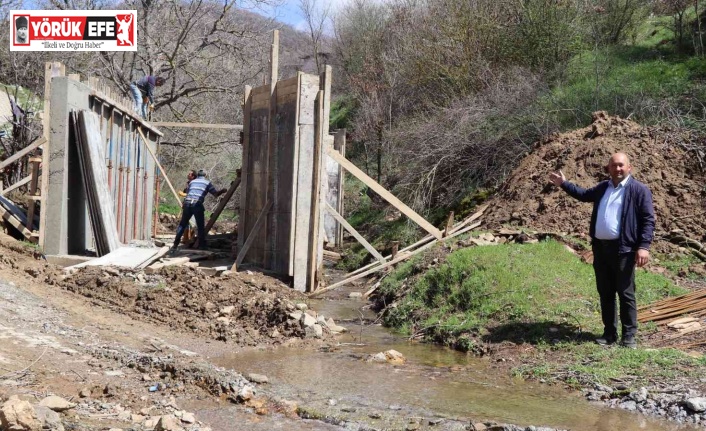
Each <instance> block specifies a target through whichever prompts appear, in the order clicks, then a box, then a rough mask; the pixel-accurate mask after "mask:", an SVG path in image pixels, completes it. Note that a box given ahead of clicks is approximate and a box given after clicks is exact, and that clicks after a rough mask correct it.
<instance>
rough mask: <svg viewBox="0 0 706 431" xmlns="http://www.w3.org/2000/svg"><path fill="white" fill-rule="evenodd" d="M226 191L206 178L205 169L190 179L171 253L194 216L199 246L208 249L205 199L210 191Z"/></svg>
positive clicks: (217, 193)
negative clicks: (218, 188) (216, 186)
mask: <svg viewBox="0 0 706 431" xmlns="http://www.w3.org/2000/svg"><path fill="white" fill-rule="evenodd" d="M226 191H227V190H226V189H222V190H216V188H215V187H214V186H213V184H211V182H210V181H209V180H207V179H206V173H205V172H204V171H203V169H201V170H199V171H198V173H197V174H196V178H194V179H193V180H191V181H189V185H188V188H187V191H186V197H185V198H184V203H183V205H182V211H181V221H180V222H179V227H178V228H177V231H176V237H175V238H174V245H173V246H172V248H171V250H170V251H169V253H170V254H171V255H174V254H176V251H177V247H178V246H179V242H181V236H182V235H183V234H184V231H185V230H186V228H187V227H189V220H191V217H192V216H193V217H194V219H196V229H197V230H198V241H199V248H200V249H202V250H204V249H206V229H205V226H204V213H205V212H206V210H205V209H204V207H203V201H204V199H206V195H207V194H209V193H211V194H212V195H214V196H220V195H222V194H223V193H225V192H226Z"/></svg>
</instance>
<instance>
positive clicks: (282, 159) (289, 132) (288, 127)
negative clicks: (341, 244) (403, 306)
mask: <svg viewBox="0 0 706 431" xmlns="http://www.w3.org/2000/svg"><path fill="white" fill-rule="evenodd" d="M319 83H320V79H319V77H318V76H315V75H306V74H303V73H298V74H297V76H295V77H293V78H290V79H286V80H283V81H279V82H277V84H276V85H275V88H274V93H272V91H273V89H271V88H270V86H269V85H265V86H261V87H258V88H255V89H252V90H251V92H250V93H249V97H248V99H247V100H246V107H247V109H246V111H245V114H246V118H245V119H244V121H243V124H244V135H245V140H246V145H244V149H243V150H244V154H243V160H244V165H243V168H242V169H243V177H244V178H246V182H245V186H244V187H243V189H242V193H244V197H245V199H244V202H245V203H246V204H245V205H244V206H243V207H242V208H241V209H240V212H241V224H242V226H239V231H238V236H239V245H240V247H243V248H245V246H244V245H243V241H246V242H250V248H249V249H247V250H246V251H245V253H246V254H245V255H244V256H245V257H244V259H243V261H244V262H245V263H248V264H253V265H257V266H259V267H261V268H265V269H269V270H272V271H274V272H276V273H279V274H283V275H290V276H293V277H294V285H295V288H297V289H298V290H302V291H304V290H306V289H307V287H308V283H309V281H310V280H309V278H310V277H309V276H308V268H309V266H310V264H311V259H310V254H311V249H310V246H309V245H310V242H311V238H312V234H313V232H312V229H313V227H312V217H311V214H312V208H314V206H313V204H314V201H313V196H314V195H315V194H314V193H313V192H314V190H315V189H316V188H315V186H314V180H315V177H316V176H315V175H314V171H315V169H317V166H315V160H314V154H315V146H316V145H320V142H321V140H320V139H318V140H317V139H316V133H317V130H320V129H321V127H322V125H321V124H319V123H318V122H320V121H321V120H320V119H319V117H320V115H321V114H320V113H319V114H317V112H316V100H317V94H318V93H319V91H320V88H319ZM272 103H274V107H272V106H271V104H272ZM270 115H272V118H271V119H270ZM322 124H323V123H322ZM268 146H269V149H268ZM241 187H242V186H241ZM317 187H318V186H317ZM268 202H270V203H271V204H272V207H271V209H270V210H269V212H268V213H267V214H266V216H265V217H266V219H264V220H263V222H262V223H261V224H260V229H259V231H258V232H253V229H254V227H255V226H256V222H257V219H258V217H259V216H260V213H261V212H262V211H263V208H265V207H266V206H267V204H268ZM251 235H254V236H253V239H254V240H253V241H249V238H250V236H251Z"/></svg>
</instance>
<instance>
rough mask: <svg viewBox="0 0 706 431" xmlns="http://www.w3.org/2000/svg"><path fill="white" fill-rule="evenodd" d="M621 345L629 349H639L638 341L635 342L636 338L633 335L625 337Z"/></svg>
mask: <svg viewBox="0 0 706 431" xmlns="http://www.w3.org/2000/svg"><path fill="white" fill-rule="evenodd" d="M620 345H621V346H623V347H627V348H628V349H637V341H635V337H634V336H632V335H626V336H624V337H623V339H622V340H620Z"/></svg>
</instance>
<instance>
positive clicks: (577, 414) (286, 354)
mask: <svg viewBox="0 0 706 431" xmlns="http://www.w3.org/2000/svg"><path fill="white" fill-rule="evenodd" d="M343 293H344V294H347V293H346V292H343ZM340 295H341V293H340V292H339V293H338V296H337V299H325V300H311V301H309V306H310V307H311V308H313V309H314V310H317V312H318V313H319V314H324V315H325V316H326V317H333V318H334V319H335V320H336V322H337V323H338V324H341V325H343V326H345V327H347V328H348V329H349V332H347V333H346V334H343V335H341V336H338V337H337V340H336V341H337V342H338V344H337V345H335V346H333V347H332V348H330V349H319V350H314V351H312V350H311V349H288V348H278V349H275V350H264V351H248V352H241V353H237V352H235V353H223V354H220V355H217V356H214V357H211V358H210V360H211V361H212V362H214V363H215V364H217V365H219V366H223V367H227V368H232V369H234V370H237V371H239V372H242V373H249V372H254V373H259V374H265V375H267V376H268V377H269V379H270V382H271V384H270V385H266V386H262V388H264V391H265V392H266V393H267V395H269V396H273V397H277V398H284V399H287V400H292V401H295V402H296V403H297V404H298V405H299V406H300V407H303V408H304V409H305V410H306V411H307V412H311V414H312V416H313V417H315V418H325V422H328V423H329V424H334V425H336V424H337V425H339V426H335V427H331V428H327V427H326V426H328V425H327V424H321V422H318V423H319V424H320V425H319V426H315V425H314V422H316V421H314V422H311V421H304V423H302V424H301V427H300V426H297V428H298V429H312V430H314V429H316V430H324V429H370V430H372V429H400V430H405V429H434V430H461V429H465V427H467V426H468V425H469V424H470V423H477V422H482V421H496V422H500V423H511V424H516V425H520V426H529V425H535V426H545V427H551V428H558V429H567V430H575V431H615V430H622V431H633V430H635V431H637V430H641V431H657V430H696V429H699V428H695V427H693V426H687V425H679V424H676V423H672V422H667V421H661V420H659V419H657V418H651V417H646V416H644V415H640V414H637V413H631V412H628V411H624V410H620V409H610V408H607V407H605V406H603V405H601V404H599V403H590V402H588V401H586V400H585V399H584V397H583V395H582V394H580V393H578V392H569V391H567V390H565V389H564V388H561V387H552V386H549V385H545V384H541V383H539V382H526V381H523V380H520V379H513V378H511V377H510V376H508V375H507V374H506V373H505V372H500V371H498V370H495V369H493V368H492V367H491V365H492V364H490V363H489V361H488V360H487V359H483V358H477V357H473V356H471V355H466V354H463V353H460V352H457V351H453V350H450V349H446V348H442V347H438V346H434V345H429V344H421V343H411V342H408V341H407V339H406V338H405V337H402V336H399V335H396V334H394V333H393V332H391V331H390V330H388V329H386V328H383V327H382V326H381V325H379V324H376V323H374V319H375V314H374V313H373V312H371V311H369V310H366V307H365V306H366V305H367V303H366V302H365V301H363V300H360V299H357V300H356V299H348V298H346V297H341V296H340ZM389 349H394V350H397V351H399V352H401V353H402V354H403V355H404V356H405V357H406V359H407V362H406V364H405V365H397V366H395V365H391V364H386V363H385V364H379V363H370V362H366V361H365V358H366V357H367V356H368V355H370V354H374V353H377V352H381V351H386V350H389ZM211 420H212V421H213V420H217V419H215V418H211ZM271 420H272V419H271ZM341 424H342V425H341ZM262 425H263V427H261V428H260V427H256V426H255V425H254V424H252V426H249V427H247V428H248V429H253V430H254V429H292V428H291V427H284V428H280V427H277V426H276V425H275V424H274V422H273V423H270V424H262ZM340 426H344V428H341V427H340ZM244 429H245V428H244Z"/></svg>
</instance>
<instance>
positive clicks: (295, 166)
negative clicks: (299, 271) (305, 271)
mask: <svg viewBox="0 0 706 431" xmlns="http://www.w3.org/2000/svg"><path fill="white" fill-rule="evenodd" d="M301 87H302V72H297V97H296V101H295V103H296V105H297V106H296V108H295V112H296V114H295V116H294V142H293V147H292V154H293V157H292V214H291V216H290V229H289V271H288V274H289V275H290V276H293V275H294V255H295V247H294V241H295V232H296V227H297V179H298V178H299V97H300V95H301Z"/></svg>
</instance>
